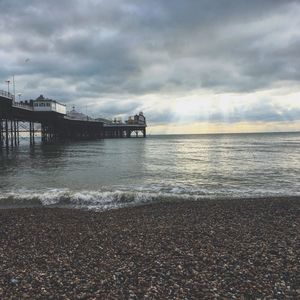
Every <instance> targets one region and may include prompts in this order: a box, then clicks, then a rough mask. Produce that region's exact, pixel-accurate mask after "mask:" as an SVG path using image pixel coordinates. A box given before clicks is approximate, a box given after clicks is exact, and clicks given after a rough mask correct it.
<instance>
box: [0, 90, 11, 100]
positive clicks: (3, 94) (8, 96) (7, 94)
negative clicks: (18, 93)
mask: <svg viewBox="0 0 300 300" xmlns="http://www.w3.org/2000/svg"><path fill="white" fill-rule="evenodd" d="M0 96H2V97H5V98H8V99H13V98H14V97H13V95H12V94H11V93H9V92H6V91H3V90H0Z"/></svg>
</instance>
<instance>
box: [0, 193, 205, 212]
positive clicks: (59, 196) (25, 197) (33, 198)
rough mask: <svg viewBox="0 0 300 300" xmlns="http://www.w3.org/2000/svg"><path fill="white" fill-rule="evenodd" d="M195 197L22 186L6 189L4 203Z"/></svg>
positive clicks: (98, 206) (96, 204)
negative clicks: (43, 188) (34, 189)
mask: <svg viewBox="0 0 300 300" xmlns="http://www.w3.org/2000/svg"><path fill="white" fill-rule="evenodd" d="M177 198H178V199H191V200H196V199H198V198H199V197H198V196H195V195H189V194H182V193H179V194H176V193H174V192H172V193H171V192H169V193H166V192H161V191H159V192H149V191H148V192H147V191H146V192H142V191H133V192H132V191H124V190H115V191H102V190H98V191H88V190H82V191H71V190H68V189H47V190H36V191H32V190H19V191H13V192H7V193H2V194H1V195H0V206H2V207H4V206H17V207H18V206H28V207H30V206H45V207H52V206H58V207H73V208H87V209H94V210H106V209H112V208H119V207H125V206H132V205H139V204H145V203H151V202H157V201H167V200H172V199H177Z"/></svg>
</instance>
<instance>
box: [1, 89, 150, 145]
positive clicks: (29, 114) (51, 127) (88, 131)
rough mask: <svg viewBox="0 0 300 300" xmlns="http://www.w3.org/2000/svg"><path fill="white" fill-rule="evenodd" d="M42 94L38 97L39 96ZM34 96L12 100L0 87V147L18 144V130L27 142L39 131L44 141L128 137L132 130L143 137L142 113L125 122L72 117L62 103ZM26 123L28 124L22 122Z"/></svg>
mask: <svg viewBox="0 0 300 300" xmlns="http://www.w3.org/2000/svg"><path fill="white" fill-rule="evenodd" d="M40 97H41V98H40ZM40 97H39V98H37V99H36V100H30V101H25V102H15V101H14V96H13V95H12V94H10V93H8V92H5V91H1V90H0V148H3V147H5V148H7V149H9V148H10V147H17V146H18V145H19V143H20V134H24V133H26V134H27V135H28V136H29V140H30V144H33V143H34V141H35V137H36V133H37V132H40V135H41V140H42V142H44V143H55V142H56V141H65V140H76V139H102V138H129V137H131V136H132V133H134V134H135V136H138V133H141V134H142V136H143V137H146V127H147V125H146V121H145V118H144V116H143V115H142V114H141V115H140V118H142V122H141V121H140V120H139V117H138V115H136V116H137V117H138V118H137V119H135V118H136V116H135V117H134V119H131V118H130V119H129V120H128V121H127V123H113V122H107V123H106V122H104V121H99V120H94V119H91V118H89V117H87V119H85V120H84V119H74V118H70V117H69V116H68V115H67V114H66V109H65V105H63V104H61V103H58V102H56V101H54V100H51V99H45V98H43V97H42V96H40ZM23 123H27V124H28V125H27V126H24V125H23V126H21V124H23Z"/></svg>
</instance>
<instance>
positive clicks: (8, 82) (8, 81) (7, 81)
mask: <svg viewBox="0 0 300 300" xmlns="http://www.w3.org/2000/svg"><path fill="white" fill-rule="evenodd" d="M5 82H6V83H7V93H8V95H9V84H10V80H5Z"/></svg>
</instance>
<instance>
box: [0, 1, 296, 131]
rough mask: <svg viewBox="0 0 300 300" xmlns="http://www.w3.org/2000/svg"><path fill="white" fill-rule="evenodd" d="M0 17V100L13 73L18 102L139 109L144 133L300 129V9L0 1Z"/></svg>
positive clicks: (119, 111)
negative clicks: (259, 124) (189, 128)
mask: <svg viewBox="0 0 300 300" xmlns="http://www.w3.org/2000/svg"><path fill="white" fill-rule="evenodd" d="M0 11H1V18H0V66H1V67H0V80H1V82H2V83H1V82H0V89H6V86H5V83H4V81H5V80H6V79H8V78H11V77H12V75H13V74H14V75H15V78H16V88H17V91H16V92H17V93H18V92H20V93H22V97H24V98H36V97H37V96H38V95H39V94H44V95H45V96H47V97H50V98H56V99H57V100H60V101H62V102H66V103H67V104H69V105H70V106H69V107H71V105H76V107H77V108H78V110H80V109H82V110H83V112H84V109H83V108H84V107H87V109H88V110H89V112H90V114H92V115H94V116H96V115H98V116H101V115H102V116H109V115H111V116H115V115H118V116H122V117H125V116H128V115H130V114H133V113H136V112H138V111H139V110H143V111H144V112H145V114H146V116H147V118H148V122H150V123H152V124H153V125H155V124H164V123H168V122H177V121H178V122H183V123H186V122H194V121H195V122H201V121H209V122H227V123H228V122H229V123H230V122H232V123H235V122H243V121H247V122H256V121H263V122H274V121H287V120H288V121H291V122H294V121H299V120H300V101H299V100H298V96H299V95H300V84H299V83H300V82H299V81H300V56H299V53H300V31H299V28H300V1H288V0H285V1H281V0H252V1H248V0H235V1H233V0H218V1H217V0H216V1H213V0H194V1H192V0H186V1H182V0H172V1H164V0H152V1H140V0H136V1H134V0H110V1H104V0H102V1H100V0H98V1H97V0H85V1H79V0H78V1H75V0H59V1H58V0H52V1H41V0H27V1H24V0H0ZM298 86H299V88H298ZM282 89H284V91H286V93H285V94H284V93H282ZM262 93H263V95H262ZM276 93H279V94H280V97H278V95H277V94H276ZM228 95H232V98H234V100H232V101H231V100H230V99H229V100H228V97H229V96H228ZM224 99H225V100H224ZM236 99H238V101H237V100H236ZM224 101H225V102H224ZM185 103H186V107H187V109H185ZM204 103H205V105H204ZM224 103H226V105H225V104H224ZM188 107H190V109H188ZM299 129H300V128H299Z"/></svg>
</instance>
